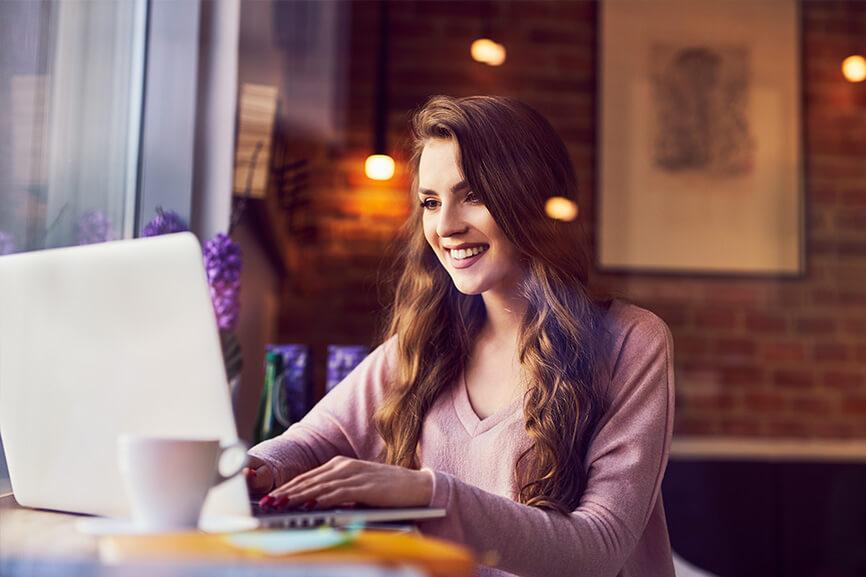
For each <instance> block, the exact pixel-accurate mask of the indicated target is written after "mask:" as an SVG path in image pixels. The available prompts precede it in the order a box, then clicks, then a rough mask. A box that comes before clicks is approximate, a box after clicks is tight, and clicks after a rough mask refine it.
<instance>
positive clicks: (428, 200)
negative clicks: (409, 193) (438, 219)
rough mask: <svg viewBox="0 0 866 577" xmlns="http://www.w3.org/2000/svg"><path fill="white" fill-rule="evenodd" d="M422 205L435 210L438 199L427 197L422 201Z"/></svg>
mask: <svg viewBox="0 0 866 577" xmlns="http://www.w3.org/2000/svg"><path fill="white" fill-rule="evenodd" d="M431 203H432V204H431ZM421 207H422V208H424V209H426V210H433V209H434V208H436V201H435V200H433V199H432V198H425V199H424V200H422V201H421Z"/></svg>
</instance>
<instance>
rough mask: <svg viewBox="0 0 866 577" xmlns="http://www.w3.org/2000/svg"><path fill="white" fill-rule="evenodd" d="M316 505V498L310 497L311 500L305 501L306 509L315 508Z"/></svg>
mask: <svg viewBox="0 0 866 577" xmlns="http://www.w3.org/2000/svg"><path fill="white" fill-rule="evenodd" d="M315 507H316V500H315V499H310V500H309V501H307V502H306V503H304V509H306V510H307V511H309V510H310V509H314V508H315Z"/></svg>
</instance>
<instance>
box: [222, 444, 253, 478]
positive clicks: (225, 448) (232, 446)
mask: <svg viewBox="0 0 866 577" xmlns="http://www.w3.org/2000/svg"><path fill="white" fill-rule="evenodd" d="M232 449H240V450H242V451H243V452H244V460H243V461H241V464H240V465H238V466H237V468H236V469H235V470H234V471H232V472H231V473H230V474H228V475H223V474H222V471H220V467H219V464H220V461H222V458H223V455H225V454H226V452H227V451H230V450H232ZM247 449H249V447H248V446H247V444H246V443H244V442H243V441H240V440H238V441H235V442H234V443H231V444H229V445H221V446H220V455H219V457H218V458H217V470H216V479H214V485H220V484H222V483H225V482H226V481H228V480H229V479H231V478H233V477H234V476H235V475H237V474H238V473H240V472H241V471H243V469H244V467H246V466H247V463H248V462H249V457H248V456H247Z"/></svg>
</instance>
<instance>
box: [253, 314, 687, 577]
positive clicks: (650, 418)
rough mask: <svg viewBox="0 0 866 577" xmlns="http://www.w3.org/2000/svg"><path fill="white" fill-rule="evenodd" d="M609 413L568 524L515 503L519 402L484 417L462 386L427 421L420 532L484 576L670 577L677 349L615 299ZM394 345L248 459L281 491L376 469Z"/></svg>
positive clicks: (655, 323)
mask: <svg viewBox="0 0 866 577" xmlns="http://www.w3.org/2000/svg"><path fill="white" fill-rule="evenodd" d="M607 324H608V329H609V332H610V337H609V338H610V341H609V351H610V357H609V358H610V370H611V373H610V374H611V375H612V376H611V380H610V383H609V385H608V387H607V389H606V395H607V399H608V401H609V407H610V408H609V410H608V412H607V413H606V414H605V415H604V416H603V418H602V420H601V422H600V423H599V426H598V429H597V432H596V435H595V437H594V438H593V440H592V442H591V444H590V446H589V450H588V452H587V461H586V462H587V466H588V467H589V479H588V484H587V488H586V491H585V492H584V494H583V497H582V498H581V500H580V504H579V506H578V508H577V509H575V510H574V511H573V512H572V513H571V514H570V515H561V514H559V513H553V512H548V511H545V510H542V509H538V508H535V507H528V506H526V505H521V504H519V503H516V502H515V501H514V498H515V495H516V491H517V487H516V485H515V482H514V465H515V461H516V459H517V458H518V457H519V455H520V454H521V453H522V452H523V451H524V449H526V448H527V447H528V446H529V442H530V441H529V438H528V437H527V435H526V432H525V430H524V427H523V408H522V404H521V402H520V399H517V400H516V401H515V402H513V403H512V404H511V405H509V406H507V407H504V408H502V409H501V410H499V411H498V412H496V413H495V414H493V415H490V416H489V417H487V418H485V419H483V420H482V419H479V418H478V416H477V415H476V414H475V412H474V410H473V409H472V406H471V405H470V403H469V397H468V394H467V392H466V387H465V384H464V383H463V379H461V380H460V382H459V383H455V384H454V386H453V387H451V388H450V389H449V390H448V392H446V393H445V394H443V395H442V396H441V397H440V398H439V399H438V400H437V401H436V403H435V404H434V406H433V407H432V409H431V410H430V412H429V413H428V415H427V418H426V420H425V421H424V427H423V432H422V438H421V443H420V458H421V464H422V466H423V467H424V468H426V469H429V470H431V471H432V472H433V476H434V479H435V482H434V489H433V498H432V500H431V502H430V506H432V507H443V508H445V509H446V510H447V516H446V517H445V518H444V519H439V520H432V521H425V522H423V523H421V524H420V528H421V530H422V531H423V532H424V533H427V534H431V535H437V536H440V537H444V538H447V539H451V540H453V541H457V542H460V543H463V544H466V545H468V546H469V547H471V548H472V549H473V550H475V551H476V552H477V553H478V554H479V556H480V558H481V559H483V560H486V561H487V562H491V563H493V562H495V564H496V568H492V567H487V566H483V567H481V568H480V570H479V575H484V576H488V575H489V576H494V575H496V576H501V575H508V574H516V575H522V576H527V577H528V576H539V577H541V576H545V577H547V576H565V575H574V576H580V577H603V576H614V575H618V576H620V577H638V576H640V577H672V576H673V575H674V569H673V562H672V558H671V549H670V542H669V540H668V532H667V525H666V523H665V513H664V506H663V504H662V498H661V494H660V488H661V482H662V477H663V476H664V472H665V466H666V465H667V460H668V452H669V449H670V442H671V431H672V428H673V416H674V373H673V342H672V339H671V334H670V331H669V330H668V327H667V326H666V325H665V323H664V322H663V321H662V320H661V319H659V318H658V317H657V316H655V315H654V314H652V313H651V312H649V311H646V310H644V309H641V308H638V307H636V306H634V305H630V304H626V303H624V302H622V301H616V300H615V301H614V302H613V304H612V306H611V308H610V310H609V312H608V314H607ZM395 343H396V341H395V340H394V338H392V339H390V340H388V341H387V342H385V343H383V344H382V345H380V346H379V347H378V348H377V349H376V350H375V351H373V352H372V353H371V354H370V355H369V356H368V357H367V358H366V359H365V360H364V361H363V362H362V363H361V364H360V365H358V367H356V369H355V370H354V371H353V372H352V373H351V374H350V375H349V376H348V377H346V379H345V380H344V381H343V382H341V383H340V384H339V385H338V386H337V387H336V388H335V389H334V390H333V391H332V392H331V393H329V394H328V395H327V396H325V398H324V399H323V400H322V401H321V402H320V403H319V404H317V405H316V406H315V408H313V410H312V411H311V412H310V413H309V414H308V415H307V416H306V417H305V418H304V419H303V420H302V421H301V422H300V423H297V424H295V425H293V426H292V427H291V428H289V430H288V431H286V432H285V433H284V434H283V435H281V436H279V437H277V438H274V439H271V440H269V441H265V442H264V443H261V444H259V445H257V446H255V447H254V448H253V449H251V450H250V453H251V454H253V455H255V456H257V457H259V458H261V459H263V460H264V461H266V462H267V463H268V464H270V465H271V467H272V468H273V469H274V471H275V474H276V476H277V483H278V484H282V483H284V482H286V481H288V480H289V479H290V478H291V477H292V476H294V475H296V474H298V473H300V472H302V471H305V470H308V469H311V468H313V467H315V466H317V465H319V464H322V463H324V462H326V461H328V460H329V459H330V458H332V457H334V456H336V455H346V456H349V457H354V458H358V459H365V460H376V459H377V457H378V455H379V453H380V451H381V449H382V446H383V442H382V439H381V437H379V435H378V434H377V433H376V431H375V429H374V427H373V425H372V421H371V416H372V415H373V413H374V411H375V409H376V408H377V407H378V406H379V405H380V404H381V403H382V399H383V397H384V394H385V387H386V383H387V382H388V380H389V376H390V375H391V374H392V371H393V370H394V367H395V364H396V350H395Z"/></svg>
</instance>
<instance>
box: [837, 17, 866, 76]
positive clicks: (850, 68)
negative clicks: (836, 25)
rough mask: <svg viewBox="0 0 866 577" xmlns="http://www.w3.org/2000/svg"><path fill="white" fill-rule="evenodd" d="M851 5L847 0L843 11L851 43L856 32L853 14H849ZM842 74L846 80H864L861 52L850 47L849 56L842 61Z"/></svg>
mask: <svg viewBox="0 0 866 577" xmlns="http://www.w3.org/2000/svg"><path fill="white" fill-rule="evenodd" d="M852 5H853V4H852V0H848V2H847V3H846V4H845V12H846V13H847V14H846V16H847V19H848V39H849V41H850V42H851V44H852V45H853V44H854V39H855V38H857V34H856V32H855V31H854V15H853V14H851V6H852ZM842 75H843V76H844V77H845V80H847V81H848V82H863V81H864V80H866V58H863V55H862V54H857V53H856V52H855V50H854V49H852V50H851V52H849V56H848V57H847V58H845V59H844V60H843V61H842Z"/></svg>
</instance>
